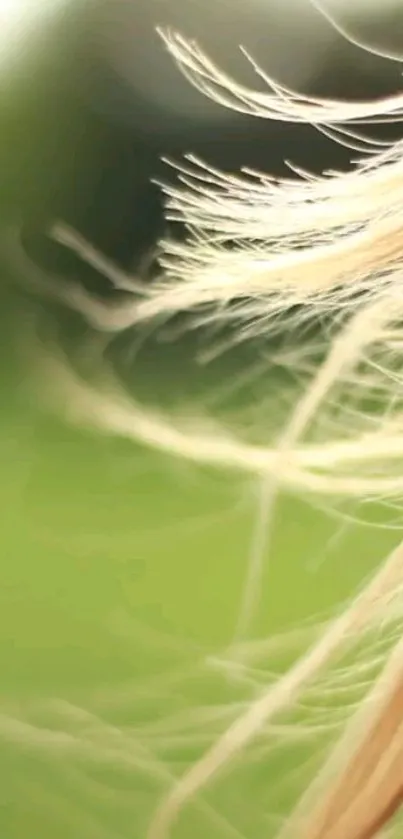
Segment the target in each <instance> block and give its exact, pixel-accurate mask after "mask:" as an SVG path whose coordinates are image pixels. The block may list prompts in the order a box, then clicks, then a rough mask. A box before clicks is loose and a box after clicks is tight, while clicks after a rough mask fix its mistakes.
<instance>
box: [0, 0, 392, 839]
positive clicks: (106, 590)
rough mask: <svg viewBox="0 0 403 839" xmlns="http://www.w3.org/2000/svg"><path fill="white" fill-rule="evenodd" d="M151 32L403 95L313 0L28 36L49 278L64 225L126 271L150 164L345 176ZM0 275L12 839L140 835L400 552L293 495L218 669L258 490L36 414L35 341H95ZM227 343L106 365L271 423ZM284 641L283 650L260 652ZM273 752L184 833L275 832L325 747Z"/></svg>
mask: <svg viewBox="0 0 403 839" xmlns="http://www.w3.org/2000/svg"><path fill="white" fill-rule="evenodd" d="M15 2H17V0H15ZM321 2H322V0H321ZM323 5H324V0H323ZM362 6H363V8H364V4H363V3H362ZM328 7H329V10H330V2H329V4H328ZM21 8H22V6H21ZM340 9H341V4H340ZM340 9H339V11H340ZM3 11H4V19H5V21H6V17H5V16H6V6H3ZM334 11H335V4H333V8H332V13H333V12H334ZM27 13H28V12H27ZM21 14H22V13H21ZM27 21H28V19H26V20H25V22H26V23H27ZM157 23H158V24H161V25H169V26H173V27H177V28H178V29H181V30H182V31H183V32H184V33H185V34H187V35H189V36H190V37H197V38H198V39H199V40H200V43H201V45H202V46H205V48H206V49H207V50H208V51H211V54H212V56H213V57H214V58H215V60H218V61H222V63H223V65H225V67H226V69H228V70H230V71H233V72H234V73H236V74H237V75H238V74H239V77H240V78H241V77H242V76H243V74H245V76H244V77H245V78H248V79H249V80H250V83H251V84H252V85H253V84H254V83H255V81H256V80H255V78H254V74H253V72H252V71H251V68H250V67H247V66H246V64H245V61H244V59H243V58H242V57H241V56H240V54H239V52H238V48H237V45H238V44H239V43H242V44H244V45H245V46H246V47H247V48H248V50H249V51H250V52H251V53H252V54H253V55H254V56H255V57H256V58H257V59H258V60H259V62H261V63H262V64H264V66H265V68H267V69H269V71H270V72H272V73H273V74H274V75H276V77H277V76H278V78H280V80H282V81H284V82H287V83H288V84H295V85H296V86H298V87H299V88H302V89H305V88H306V89H308V88H315V89H322V90H328V91H329V92H331V91H334V90H336V91H339V92H344V95H346V96H348V95H353V94H354V91H358V92H360V94H361V95H368V96H370V95H373V94H374V93H375V94H379V93H382V92H388V91H389V92H392V91H393V92H394V91H396V90H397V89H401V85H402V80H401V65H400V64H399V63H398V62H392V63H389V62H387V61H386V60H385V59H384V58H381V57H379V56H378V57H373V56H371V55H370V54H368V53H363V52H362V51H361V50H359V49H358V48H357V47H356V46H354V45H352V44H351V43H348V42H346V41H345V39H344V38H343V37H342V36H341V35H340V34H339V33H338V32H337V31H335V29H334V28H333V27H332V26H331V25H330V24H329V21H327V20H326V19H325V18H324V17H323V15H322V14H321V13H320V12H319V11H318V9H317V8H316V9H315V8H313V6H312V5H311V4H309V3H303V2H302V0H298V2H297V0H295V2H294V3H293V4H291V2H290V3H286V2H283V3H282V4H280V3H274V2H272V3H269V2H265V3H263V0H262V1H261V2H258V0H253V3H252V2H249V3H246V2H245V3H241V2H240V0H236V2H235V0H216V2H215V3H214V4H213V2H207V0H206V1H205V2H204V3H201V2H199V0H192V2H190V0H189V2H181V3H180V2H179V0H170V2H164V3H162V2H157V0H144V2H143V0H137V2H136V3H134V2H133V3H132V2H129V0H125V2H123V0H112V2H110V3H106V2H105V0H100V1H99V2H98V3H95V2H93V1H92V2H91V3H85V4H84V5H83V6H81V7H80V8H79V5H78V4H76V5H75V6H74V8H73V6H68V4H67V3H66V4H65V5H64V6H63V8H62V6H60V9H59V13H58V14H57V15H55V17H54V18H53V17H52V20H47V21H46V24H45V23H44V28H43V29H40V33H41V34H40V35H39V34H38V29H36V30H35V31H36V34H35V38H34V39H33V41H31V40H30V36H29V34H28V33H29V28H28V26H27V28H26V29H24V32H25V35H24V40H21V49H17V47H15V48H14V46H13V51H12V52H13V60H12V62H11V63H10V64H9V67H10V71H9V72H8V73H7V77H6V75H4V77H2V85H1V90H0V94H1V96H0V124H1V129H2V130H1V132H0V211H1V212H0V218H1V225H2V227H3V228H4V227H5V226H7V225H9V224H10V223H13V224H14V223H18V224H19V225H22V226H23V227H24V229H25V231H26V241H27V242H29V246H30V250H29V253H30V254H31V256H32V258H35V259H36V260H37V261H38V263H39V264H40V265H42V266H44V267H46V268H47V269H48V270H49V271H54V273H55V282H57V281H58V280H57V277H56V273H57V272H58V271H63V272H66V270H67V269H66V264H67V263H66V259H65V254H61V253H60V252H56V253H54V251H50V250H49V249H46V248H45V247H44V243H43V236H42V235H41V234H42V233H43V228H44V226H45V224H46V222H47V221H48V220H49V218H53V217H54V216H58V217H60V216H61V217H62V218H64V219H65V220H67V221H68V222H69V223H71V224H73V225H76V226H77V227H78V229H79V230H80V232H82V233H84V234H85V235H87V236H89V237H90V238H91V240H93V241H95V243H96V244H97V245H98V247H100V248H101V249H103V250H105V251H106V252H107V253H108V254H109V255H110V256H111V257H112V258H114V259H115V260H116V261H117V262H120V264H121V265H124V266H128V265H138V264H140V262H141V260H142V259H143V258H144V255H145V254H148V253H149V251H150V249H152V248H153V247H154V246H155V240H156V238H157V236H158V235H159V233H160V231H161V229H163V227H164V225H163V218H162V199H161V196H160V192H159V190H158V189H157V188H156V187H151V186H150V179H151V178H152V177H156V176H158V177H164V178H168V177H172V175H171V174H170V170H169V168H168V167H166V166H164V164H162V163H161V162H160V157H161V155H162V154H169V155H171V156H174V157H175V156H176V157H177V158H180V156H181V155H182V154H183V153H184V152H186V151H190V150H191V151H197V152H198V153H199V154H201V155H203V156H204V157H205V158H206V159H208V160H209V161H211V162H213V163H215V164H216V165H222V166H224V167H225V168H227V169H228V170H230V171H231V170H233V171H235V170H237V169H238V168H239V167H241V166H242V165H249V166H253V165H255V166H256V167H257V168H260V169H262V168H263V169H264V168H265V169H266V170H267V171H270V172H272V173H275V174H276V173H284V171H285V166H284V159H285V158H288V159H290V158H291V159H292V160H293V161H294V162H295V163H297V164H300V165H302V166H308V167H310V168H312V169H314V170H315V171H321V170H322V169H323V168H328V167H330V166H340V167H348V166H350V165H351V157H352V154H351V152H350V151H349V150H348V149H341V148H338V147H337V146H335V144H334V143H333V142H332V141H330V140H329V139H326V138H324V137H323V136H322V135H320V134H319V133H318V132H316V131H315V129H314V128H313V127H311V126H307V127H299V128H297V129H296V128H294V127H293V126H288V127H287V126H281V127H278V126H275V125H271V124H269V123H266V124H258V123H257V122H256V121H254V120H248V119H246V118H245V119H243V118H239V117H237V116H234V115H231V114H224V113H218V110H217V108H216V107H213V105H211V104H210V103H207V102H204V101H202V99H201V97H200V96H199V94H197V93H195V92H194V91H191V90H190V89H189V88H188V87H187V84H186V83H185V82H184V80H183V78H182V77H181V75H180V73H179V71H178V70H177V68H175V67H173V66H172V64H171V62H170V60H169V58H168V56H167V55H166V52H165V51H164V49H163V47H162V44H161V42H160V40H159V39H158V36H157V35H156V34H155V31H154V26H155V24H157ZM24 25H25V24H24ZM38 25H39V21H38ZM22 30H23V23H22V17H21V31H22ZM1 31H2V32H3V31H4V30H3V29H2V30H1ZM0 37H2V36H1V34H0ZM32 37H33V36H32ZM27 38H28V41H29V44H28V41H27ZM14 43H15V42H14ZM25 44H26V46H25ZM31 46H32V49H31ZM10 55H11V53H10ZM10 61H11V60H10ZM11 67H12V69H11ZM0 242H1V236H0ZM0 264H1V274H2V284H1V291H0V296H1V306H0V335H1V341H0V344H1V348H2V354H1V363H0V453H1V455H0V464H1V471H0V474H1V480H0V497H1V505H0V510H1V528H0V557H1V561H0V568H1V571H0V672H1V687H0V777H1V784H0V836H1V837H4V839H27V837H29V839H55V837H57V839H145V831H146V825H147V823H148V821H149V818H150V815H151V813H152V811H153V808H154V807H155V805H156V803H157V800H158V799H159V797H160V796H161V795H162V794H163V792H164V791H166V789H167V788H168V786H169V784H170V783H171V781H172V779H173V778H174V777H175V776H179V775H180V774H181V773H182V772H183V771H184V769H185V768H186V766H188V765H189V764H190V763H191V762H192V761H193V760H194V759H195V758H196V757H197V756H198V755H200V754H201V753H202V751H203V749H204V748H205V747H206V746H207V745H208V743H209V742H211V741H212V739H214V736H215V735H216V734H217V733H218V732H219V731H220V730H222V729H223V728H224V726H225V724H226V723H227V722H229V721H230V719H232V718H233V717H234V715H235V714H236V713H237V712H239V711H240V710H241V709H242V707H244V703H245V702H246V701H250V700H251V699H252V698H253V696H255V695H256V691H257V690H258V689H260V688H261V687H262V686H263V685H264V684H266V683H267V681H268V680H269V679H270V678H272V676H273V673H276V672H279V671H281V669H282V668H283V667H284V666H285V662H286V661H288V660H289V659H290V657H292V655H293V652H294V646H295V649H296V650H297V651H298V650H299V649H301V648H303V647H304V645H305V643H306V639H307V638H309V637H310V634H309V626H310V624H311V623H315V621H316V620H317V619H318V618H320V619H322V617H323V616H325V617H326V616H328V615H329V614H331V613H332V612H333V611H334V610H335V609H336V608H337V607H338V605H339V604H340V603H342V602H344V601H345V599H346V598H348V596H349V595H350V594H351V592H352V591H354V590H355V589H356V587H357V586H358V585H359V583H360V582H361V581H362V579H363V578H365V577H366V576H367V575H368V574H369V573H370V571H371V569H372V568H373V567H374V566H375V565H376V564H377V563H378V562H379V561H380V558H381V557H382V556H383V555H384V553H385V551H386V550H388V548H389V547H390V546H391V545H392V544H394V542H395V541H396V538H397V536H396V528H397V527H398V526H399V518H398V514H397V513H396V512H395V511H393V510H392V511H390V510H384V509H383V508H381V507H379V508H378V507H374V508H371V509H369V508H365V509H364V510H362V509H351V508H348V509H343V510H335V509H332V508H325V509H319V507H318V506H317V505H312V503H311V502H309V501H308V500H307V499H295V498H284V499H282V501H281V503H279V506H278V510H277V514H276V518H275V523H274V529H273V533H272V536H271V540H270V549H269V547H268V548H267V553H266V563H265V570H264V575H263V578H262V580H261V585H260V588H259V592H258V597H257V599H256V602H255V604H254V609H253V614H252V617H251V621H250V623H249V625H248V627H247V632H246V635H245V637H243V638H242V639H241V640H243V641H246V642H249V644H250V648H248V649H249V652H248V653H247V656H246V662H247V664H248V666H247V668H246V670H245V671H243V677H244V678H243V679H238V678H236V674H235V677H234V674H232V675H231V673H230V675H228V671H227V670H225V669H224V668H223V667H222V666H220V664H219V662H220V660H222V658H223V657H225V655H226V654H227V653H226V650H227V647H228V645H231V644H232V642H233V639H234V631H235V627H236V623H237V615H238V612H239V607H240V602H241V597H242V591H243V588H244V582H245V578H246V572H247V566H248V558H249V555H250V544H251V534H252V531H253V526H254V520H255V517H256V502H257V488H256V486H255V485H254V484H253V482H251V481H249V480H245V479H243V478H242V479H241V478H238V477H236V476H235V477H234V476H233V475H227V474H219V473H217V472H216V471H214V470H211V471H210V470H205V469H198V468H197V467H195V466H194V465H189V464H187V463H183V462H179V461H177V460H175V459H172V458H169V457H167V456H161V455H159V454H158V453H155V452H150V451H147V450H144V449H142V448H141V447H140V446H136V445H134V444H132V443H129V442H125V441H122V440H115V439H112V438H108V437H106V436H105V437H104V436H102V435H98V434H96V433H92V432H90V431H88V430H81V429H77V428H74V427H70V426H69V425H68V424H67V423H65V422H64V421H63V418H60V417H57V416H53V415H52V414H50V413H49V412H48V410H47V408H46V406H44V405H42V404H41V401H40V398H39V397H38V396H35V393H36V390H35V379H34V373H33V366H32V361H33V360H34V352H33V350H32V346H34V343H33V341H34V339H35V340H36V341H38V340H39V342H40V343H41V345H42V346H43V347H45V348H50V347H51V346H52V345H54V344H55V343H56V344H57V343H58V344H62V345H63V347H64V348H66V349H68V351H69V353H70V355H71V357H72V359H73V360H74V361H76V362H77V361H78V360H79V359H80V358H84V360H86V361H88V355H89V353H90V352H93V351H94V345H93V344H92V343H91V341H90V340H89V338H90V336H89V334H88V330H86V328H85V326H84V325H83V324H82V322H81V321H80V319H79V318H78V317H73V316H70V315H67V314H66V313H63V312H60V311H55V310H54V309H53V308H52V309H51V310H50V309H49V307H48V306H47V305H45V304H43V303H40V302H38V301H32V300H31V299H30V298H29V297H27V296H26V295H25V294H24V293H23V291H21V285H20V283H19V284H17V276H16V272H15V269H14V268H13V264H12V260H11V261H10V260H9V259H8V260H6V259H5V256H4V254H3V253H2V252H1V246H0ZM68 266H69V267H68V271H70V272H72V273H74V272H78V274H80V272H82V270H83V268H82V266H81V265H80V263H79V261H75V262H73V263H71V262H69V263H68ZM72 266H73V268H72ZM18 279H19V280H21V277H19V278H18ZM217 337H218V338H219V337H220V336H216V335H213V336H212V335H211V333H203V332H201V333H200V332H198V333H188V332H187V331H186V330H184V329H183V325H182V324H179V325H178V328H177V329H176V324H175V325H174V326H172V327H171V328H168V329H165V330H163V331H162V333H161V332H159V333H156V334H152V335H148V336H145V335H144V333H141V334H137V333H135V334H129V335H126V336H124V338H123V339H121V340H120V341H117V343H116V344H115V346H114V347H113V348H112V350H111V353H112V356H111V357H112V358H113V360H114V361H115V362H116V367H117V369H118V371H119V373H120V374H121V375H122V377H124V380H125V381H126V383H127V385H128V387H129V388H130V389H131V390H132V391H133V393H134V394H135V395H136V396H137V397H139V398H141V399H142V400H143V401H144V402H145V403H149V404H153V405H155V404H157V405H159V406H162V407H165V408H167V409H171V408H175V409H176V410H180V411H181V412H185V413H187V414H190V415H191V416H195V415H196V414H198V413H200V414H202V415H204V416H205V415H208V414H209V412H211V413H213V414H214V413H215V412H223V413H225V412H227V414H228V412H229V411H230V410H231V411H232V410H234V411H238V412H240V413H242V414H243V415H244V416H245V415H246V416H249V417H250V422H251V423H252V424H253V423H260V424H261V423H262V421H263V422H266V420H267V422H268V424H271V426H273V425H274V426H275V424H276V422H277V420H278V417H277V415H276V386H277V385H278V375H279V374H278V373H276V375H275V374H274V371H273V370H271V369H270V367H268V365H267V360H266V359H267V350H268V343H267V342H266V341H263V342H253V343H251V344H250V345H247V346H244V347H241V348H238V349H237V350H236V352H235V351H234V352H231V353H225V354H223V355H220V356H219V357H218V358H216V359H215V360H213V361H211V362H210V363H206V362H205V356H206V349H207V348H209V347H210V346H211V341H212V340H213V341H214V342H215V341H216V340H217ZM285 338H286V339H287V340H288V336H285ZM269 339H270V336H267V341H269ZM97 349H98V347H97V346H95V350H97ZM86 354H87V355H86ZM88 363H90V362H88ZM278 407H279V415H280V406H278ZM356 519H358V521H356ZM360 520H362V522H361V523H360ZM375 523H377V526H375ZM385 523H388V525H389V527H388V528H387V529H386V528H382V526H381V525H382V524H385ZM391 525H393V527H394V528H395V530H394V529H393V527H391ZM287 630H293V635H292V638H291V640H292V644H291V649H289V648H288V647H287V645H286V644H285V645H280V647H278V646H277V645H276V644H275V643H274V642H273V649H271V647H270V644H271V642H272V641H273V638H274V636H275V635H276V634H277V633H282V632H286V631H287ZM295 638H296V641H295ZM293 639H294V640H293ZM260 641H262V643H260ZM255 642H256V643H255ZM257 642H259V643H257ZM293 645H294V646H293ZM251 650H252V652H251ZM273 650H274V652H273ZM329 702H330V703H331V700H329V698H327V699H326V700H324V704H325V705H326V703H327V704H329ZM284 732H285V733H286V729H284ZM263 741H264V742H263V743H262V746H261V752H259V753H258V754H257V755H256V756H255V761H254V762H253V764H248V765H245V766H243V765H240V766H237V767H236V770H235V771H234V772H233V773H230V774H229V776H228V777H225V778H224V779H223V780H222V781H220V783H219V784H218V786H217V788H214V789H213V790H211V791H209V792H208V794H207V795H206V800H205V801H204V809H203V807H201V808H199V809H198V808H197V807H194V808H190V809H189V812H188V813H187V814H186V816H185V818H184V819H183V821H181V823H180V825H179V826H178V831H177V836H179V837H183V839H205V837H206V836H208V839H224V837H228V839H240V837H245V839H262V837H263V836H265V837H270V836H272V835H273V833H274V827H275V826H276V824H277V821H276V819H278V818H280V817H281V816H282V815H283V816H284V814H286V813H287V812H288V810H289V808H290V804H291V802H292V801H293V800H294V798H295V795H296V793H297V791H298V790H299V789H300V788H301V786H302V787H303V786H304V784H305V782H306V780H307V778H308V777H309V774H310V772H311V764H310V762H309V761H310V760H312V757H313V758H314V759H316V757H317V755H318V754H319V756H320V749H319V751H318V749H317V748H316V745H317V744H316V741H313V740H308V741H306V742H304V743H302V744H301V743H300V744H299V745H298V746H297V745H295V743H294V744H293V742H292V741H291V740H289V739H287V738H286V737H284V738H280V743H279V745H280V747H281V748H279V749H277V750H275V751H274V753H271V752H269V750H268V746H267V742H266V739H265V737H264V738H263ZM290 744H291V745H290ZM322 745H323V744H322ZM209 808H210V809H209Z"/></svg>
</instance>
